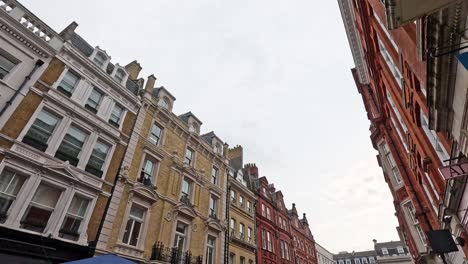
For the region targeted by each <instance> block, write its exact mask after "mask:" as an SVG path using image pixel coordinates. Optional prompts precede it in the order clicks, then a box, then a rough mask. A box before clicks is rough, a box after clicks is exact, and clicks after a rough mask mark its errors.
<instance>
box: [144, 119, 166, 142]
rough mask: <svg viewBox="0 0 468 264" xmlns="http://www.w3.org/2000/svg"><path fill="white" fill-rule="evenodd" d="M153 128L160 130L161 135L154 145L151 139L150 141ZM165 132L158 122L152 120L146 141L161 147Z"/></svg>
mask: <svg viewBox="0 0 468 264" xmlns="http://www.w3.org/2000/svg"><path fill="white" fill-rule="evenodd" d="M153 126H157V127H159V128H160V129H161V134H160V135H159V140H158V142H157V143H156V142H155V141H154V140H153V139H152V136H153ZM165 131H166V129H165V127H164V126H162V125H161V124H160V123H159V122H157V121H156V120H153V123H152V124H151V127H150V129H149V131H148V140H149V141H150V142H151V143H153V144H154V145H156V146H162V145H163V140H164V132H165Z"/></svg>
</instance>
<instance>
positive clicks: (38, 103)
mask: <svg viewBox="0 0 468 264" xmlns="http://www.w3.org/2000/svg"><path fill="white" fill-rule="evenodd" d="M4 2H5V1H4ZM22 20H24V21H22ZM0 23H1V24H2V25H4V24H5V27H4V29H5V30H4V29H3V28H2V29H1V30H0V39H1V40H0V46H1V47H2V48H1V52H0V61H2V62H4V61H5V58H6V59H8V60H9V61H10V63H9V65H10V66H9V68H7V71H5V70H2V74H1V76H0V79H1V80H2V81H1V83H2V84H1V85H0V88H1V89H0V91H1V92H2V95H1V97H2V98H1V100H0V108H1V109H2V110H1V113H2V114H0V179H1V180H0V190H2V191H1V197H0V200H1V201H0V203H1V204H3V206H2V208H1V209H0V232H1V233H2V236H4V237H8V238H9V242H8V243H4V244H2V249H3V252H6V254H8V255H10V258H11V259H10V260H11V261H14V260H13V258H14V257H15V255H19V257H20V258H22V261H23V262H28V263H29V262H34V260H32V259H44V260H47V261H48V262H54V263H55V262H57V263H59V262H60V263H61V262H65V261H70V260H76V259H80V258H85V257H89V256H90V252H92V247H91V246H90V242H91V243H92V242H94V241H95V239H96V237H97V233H98V230H99V226H100V223H101V220H102V216H103V214H104V211H105V210H104V209H105V207H106V204H107V201H108V199H109V197H110V196H111V191H112V188H113V184H114V179H115V176H116V174H117V171H118V169H119V167H120V162H121V160H122V159H123V155H124V152H125V148H126V146H127V143H128V140H129V138H130V133H131V128H132V127H133V123H134V120H135V118H136V113H137V111H138V108H139V106H140V100H139V98H138V94H137V91H138V90H139V86H138V85H137V83H135V82H133V81H132V80H129V79H128V78H129V74H128V72H127V69H126V68H125V67H122V66H119V65H118V63H117V64H113V63H111V62H110V56H108V55H107V53H106V52H105V51H103V50H101V49H100V48H99V47H93V46H91V45H89V44H88V43H87V42H86V41H85V40H84V39H83V38H81V37H80V36H79V35H78V34H77V33H75V29H76V27H77V24H76V23H75V22H73V23H71V24H70V25H69V26H68V27H67V28H65V29H64V30H63V31H62V32H61V33H57V32H55V31H54V30H53V29H51V28H49V27H48V26H47V25H46V24H45V23H44V22H42V21H41V20H39V19H38V18H37V17H36V16H35V15H34V14H32V13H31V12H30V11H29V10H27V9H26V8H25V7H24V6H22V5H21V4H20V3H18V2H17V1H13V0H10V1H6V2H5V3H3V4H2V3H0ZM30 25H32V26H30ZM39 25H40V26H39ZM34 26H37V27H38V30H37V31H36V32H32V30H33V29H34ZM14 32H21V33H20V35H17V34H19V33H14ZM41 34H43V35H41ZM41 36H42V37H41ZM97 57H99V58H100V60H99V61H96V60H95V58H97ZM0 68H2V69H3V68H4V66H3V64H2V65H0ZM25 77H26V78H25ZM23 80H24V81H23ZM12 91H14V92H15V93H12ZM5 100H8V102H6V101H5ZM18 248H21V249H22V250H21V251H18V250H17V249H18ZM16 257H17V256H16ZM30 258H31V259H30ZM18 262H20V261H18Z"/></svg>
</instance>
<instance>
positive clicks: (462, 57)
mask: <svg viewBox="0 0 468 264" xmlns="http://www.w3.org/2000/svg"><path fill="white" fill-rule="evenodd" d="M455 56H456V57H457V59H458V60H459V61H460V63H461V64H463V66H465V69H466V70H468V52H464V53H460V54H457V55H455Z"/></svg>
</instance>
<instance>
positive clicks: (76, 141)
mask: <svg viewBox="0 0 468 264" xmlns="http://www.w3.org/2000/svg"><path fill="white" fill-rule="evenodd" d="M88 136H89V134H88V133H86V132H84V131H82V130H81V129H79V128H76V127H75V126H71V127H70V128H69V129H68V132H67V134H66V135H65V137H64V138H63V140H62V143H61V144H60V146H59V148H58V149H57V152H56V153H55V157H56V158H58V159H61V160H63V161H68V162H70V164H71V165H73V166H76V165H78V162H79V158H80V153H81V150H82V149H83V145H84V144H85V142H86V140H87V138H88Z"/></svg>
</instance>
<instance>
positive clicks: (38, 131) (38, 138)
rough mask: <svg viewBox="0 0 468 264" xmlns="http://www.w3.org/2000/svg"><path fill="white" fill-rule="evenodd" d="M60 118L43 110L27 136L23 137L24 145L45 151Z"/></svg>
mask: <svg viewBox="0 0 468 264" xmlns="http://www.w3.org/2000/svg"><path fill="white" fill-rule="evenodd" d="M59 122H60V118H58V117H56V116H55V115H53V114H51V113H49V112H47V111H45V110H42V111H41V112H40V113H39V114H38V115H37V117H36V120H34V122H33V124H32V125H31V127H30V128H29V130H28V132H27V133H26V135H25V136H24V137H23V143H25V144H28V145H30V146H31V147H34V148H36V149H38V150H40V151H45V150H46V149H47V147H48V143H49V140H50V138H51V136H52V133H53V132H54V130H55V128H56V127H57V124H58V123H59Z"/></svg>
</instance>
